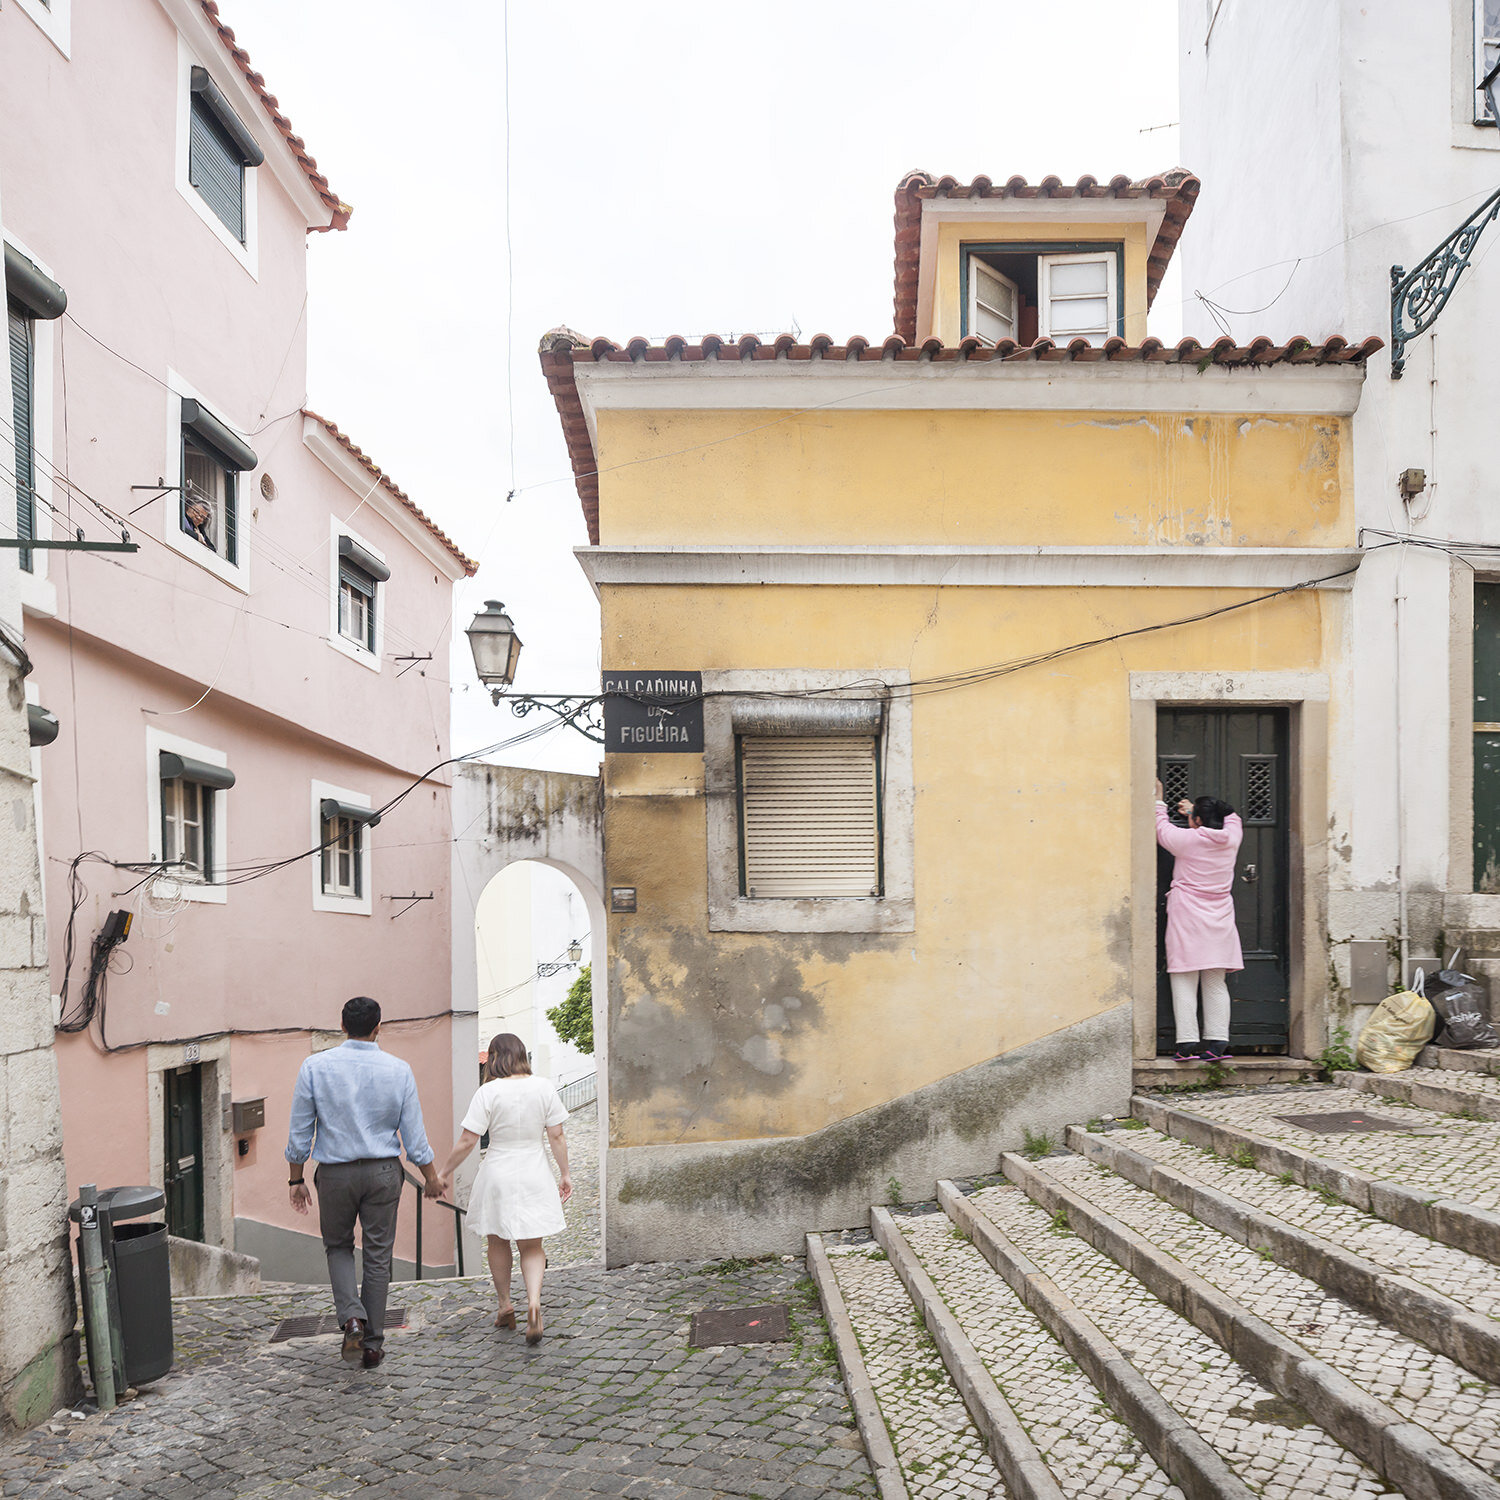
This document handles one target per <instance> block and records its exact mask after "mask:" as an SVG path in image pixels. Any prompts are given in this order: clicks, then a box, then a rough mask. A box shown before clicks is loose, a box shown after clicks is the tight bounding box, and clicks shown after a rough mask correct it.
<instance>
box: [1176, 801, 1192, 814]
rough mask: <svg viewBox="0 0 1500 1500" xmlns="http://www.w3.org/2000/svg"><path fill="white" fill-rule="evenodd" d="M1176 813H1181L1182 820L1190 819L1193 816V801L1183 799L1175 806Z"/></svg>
mask: <svg viewBox="0 0 1500 1500" xmlns="http://www.w3.org/2000/svg"><path fill="white" fill-rule="evenodd" d="M1177 811H1178V812H1179V813H1181V814H1182V816H1183V817H1184V818H1190V817H1192V815H1193V799H1192V798H1191V797H1184V798H1183V799H1182V800H1181V801H1180V802H1179V803H1178V804H1177Z"/></svg>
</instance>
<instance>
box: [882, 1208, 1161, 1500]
mask: <svg viewBox="0 0 1500 1500" xmlns="http://www.w3.org/2000/svg"><path fill="white" fill-rule="evenodd" d="M897 1222H898V1224H899V1226H900V1229H901V1232H902V1234H903V1235H905V1236H906V1241H907V1243H908V1244H909V1245H910V1246H911V1247H912V1250H913V1251H914V1252H915V1253H916V1255H917V1258H918V1259H919V1260H920V1261H921V1262H922V1265H923V1267H924V1268H925V1270H926V1271H927V1274H928V1275H929V1276H930V1277H931V1278H932V1281H933V1284H934V1285H935V1286H936V1287H937V1289H938V1295H939V1296H941V1297H942V1299H943V1301H944V1303H945V1304H946V1305H947V1307H948V1310H949V1311H950V1312H951V1313H952V1314H953V1315H954V1317H955V1318H957V1319H958V1322H959V1325H960V1326H961V1327H962V1328H963V1330H964V1332H965V1333H966V1334H968V1336H969V1340H970V1342H971V1343H972V1344H973V1345H974V1348H975V1351H976V1352H977V1353H978V1355H979V1357H980V1359H981V1360H982V1361H983V1362H984V1366H985V1368H986V1369H987V1370H988V1371H989V1372H990V1375H991V1376H992V1377H993V1379H994V1381H995V1384H996V1385H997V1386H999V1388H1000V1390H1001V1392H1002V1393H1003V1394H1004V1396H1005V1398H1006V1400H1007V1401H1008V1402H1009V1403H1010V1406H1011V1410H1012V1411H1014V1412H1015V1414H1016V1416H1017V1417H1019V1418H1020V1420H1021V1425H1022V1426H1023V1427H1025V1428H1026V1431H1027V1432H1028V1434H1029V1435H1030V1437H1031V1440H1032V1442H1033V1443H1035V1444H1036V1446H1037V1450H1038V1452H1040V1453H1041V1455H1042V1458H1043V1460H1044V1461H1045V1462H1046V1465H1047V1467H1048V1469H1050V1470H1051V1472H1052V1477H1053V1478H1054V1479H1056V1480H1057V1482H1058V1485H1059V1486H1060V1487H1061V1489H1062V1492H1063V1494H1064V1495H1067V1496H1069V1497H1070V1500H1071V1497H1074V1496H1076V1497H1079V1500H1183V1497H1182V1491H1181V1490H1179V1489H1178V1488H1177V1486H1176V1485H1174V1484H1173V1483H1172V1481H1171V1479H1169V1478H1168V1477H1167V1475H1165V1474H1164V1473H1162V1471H1161V1470H1160V1469H1159V1468H1158V1467H1157V1465H1156V1461H1155V1460H1154V1459H1153V1458H1152V1457H1151V1455H1150V1454H1149V1453H1147V1452H1146V1450H1145V1449H1144V1448H1143V1447H1142V1446H1141V1444H1140V1443H1139V1442H1138V1441H1137V1439H1136V1437H1135V1435H1134V1434H1133V1433H1132V1432H1131V1431H1130V1429H1129V1428H1128V1427H1127V1426H1126V1425H1125V1424H1124V1423H1123V1422H1122V1421H1120V1419H1119V1418H1118V1417H1117V1416H1116V1415H1115V1414H1114V1413H1113V1412H1112V1411H1111V1410H1110V1409H1109V1407H1108V1406H1106V1405H1105V1403H1104V1399H1103V1397H1102V1396H1100V1394H1099V1392H1098V1391H1097V1390H1096V1389H1095V1388H1094V1385H1093V1383H1092V1382H1091V1381H1090V1380H1089V1378H1088V1377H1087V1376H1086V1375H1085V1374H1084V1373H1083V1371H1082V1370H1080V1369H1079V1368H1078V1366H1077V1365H1076V1364H1074V1363H1073V1361H1072V1360H1071V1359H1069V1358H1068V1355H1067V1353H1066V1351H1065V1350H1064V1349H1063V1347H1062V1345H1061V1344H1059V1343H1058V1342H1057V1340H1056V1339H1054V1338H1053V1337H1052V1335H1051V1334H1050V1333H1048V1332H1047V1330H1046V1329H1045V1328H1043V1327H1042V1325H1041V1323H1039V1322H1038V1321H1037V1319H1036V1317H1035V1316H1034V1315H1033V1314H1032V1313H1031V1312H1029V1311H1028V1310H1027V1309H1026V1308H1025V1307H1024V1306H1023V1305H1022V1303H1021V1300H1020V1298H1019V1297H1017V1296H1016V1294H1015V1293H1014V1292H1013V1291H1011V1289H1010V1287H1008V1286H1007V1285H1006V1284H1005V1282H1004V1281H1003V1280H1002V1279H1001V1277H1000V1276H999V1275H998V1274H997V1273H996V1272H995V1271H994V1270H993V1269H992V1268H991V1267H990V1265H989V1262H988V1261H986V1260H985V1258H984V1257H983V1256H982V1255H981V1254H980V1253H979V1252H978V1251H977V1250H976V1249H975V1248H974V1247H973V1245H971V1244H970V1243H969V1242H968V1241H967V1240H966V1239H965V1238H964V1237H963V1235H962V1234H961V1233H960V1232H959V1231H958V1228H957V1226H956V1225H954V1223H953V1221H952V1220H951V1219H949V1218H948V1216H947V1215H946V1214H923V1215H920V1216H915V1217H910V1218H902V1219H899V1220H898V1221H897Z"/></svg>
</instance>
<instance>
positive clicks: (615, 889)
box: [609, 885, 635, 911]
mask: <svg viewBox="0 0 1500 1500" xmlns="http://www.w3.org/2000/svg"><path fill="white" fill-rule="evenodd" d="M609 909H610V910H611V911H634V910H635V887H634V886H633V885H612V886H610V888H609Z"/></svg>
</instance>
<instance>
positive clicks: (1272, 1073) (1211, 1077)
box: [1133, 1056, 1323, 1089]
mask: <svg viewBox="0 0 1500 1500" xmlns="http://www.w3.org/2000/svg"><path fill="white" fill-rule="evenodd" d="M1226 1069H1227V1070H1228V1071H1229V1072H1230V1075H1231V1076H1232V1077H1233V1079H1234V1081H1235V1082H1236V1083H1238V1084H1248V1085H1251V1086H1255V1085H1259V1084H1264V1083H1298V1082H1300V1081H1302V1080H1304V1079H1312V1078H1317V1077H1318V1076H1319V1075H1320V1074H1321V1073H1322V1071H1323V1064H1322V1063H1320V1062H1316V1061H1313V1060H1311V1059H1309V1058H1306V1057H1258V1056H1245V1057H1234V1058H1231V1059H1230V1060H1229V1062H1228V1063H1227V1064H1226V1063H1219V1064H1209V1063H1206V1062H1185V1063H1180V1062H1178V1061H1177V1060H1176V1059H1175V1058H1171V1057H1153V1058H1151V1059H1150V1060H1149V1061H1147V1062H1137V1063H1136V1064H1135V1065H1134V1068H1133V1076H1134V1080H1135V1086H1136V1088H1138V1089H1164V1088H1183V1087H1184V1086H1187V1087H1192V1086H1202V1085H1209V1084H1213V1083H1214V1082H1215V1081H1216V1080H1219V1079H1221V1078H1222V1076H1223V1074H1224V1072H1225V1071H1226Z"/></svg>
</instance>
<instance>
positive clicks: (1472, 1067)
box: [1417, 1047, 1500, 1074]
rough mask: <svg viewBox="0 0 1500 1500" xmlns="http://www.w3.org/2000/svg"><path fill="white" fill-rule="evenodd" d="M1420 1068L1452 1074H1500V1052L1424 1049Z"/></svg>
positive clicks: (1442, 1048) (1450, 1048)
mask: <svg viewBox="0 0 1500 1500" xmlns="http://www.w3.org/2000/svg"><path fill="white" fill-rule="evenodd" d="M1417 1066H1418V1067H1419V1068H1446V1069H1447V1070H1448V1071H1449V1072H1452V1073H1495V1074H1500V1052H1463V1051H1460V1050H1459V1049H1458V1048H1457V1047H1423V1048H1422V1050H1421V1051H1420V1052H1419V1053H1417Z"/></svg>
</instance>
